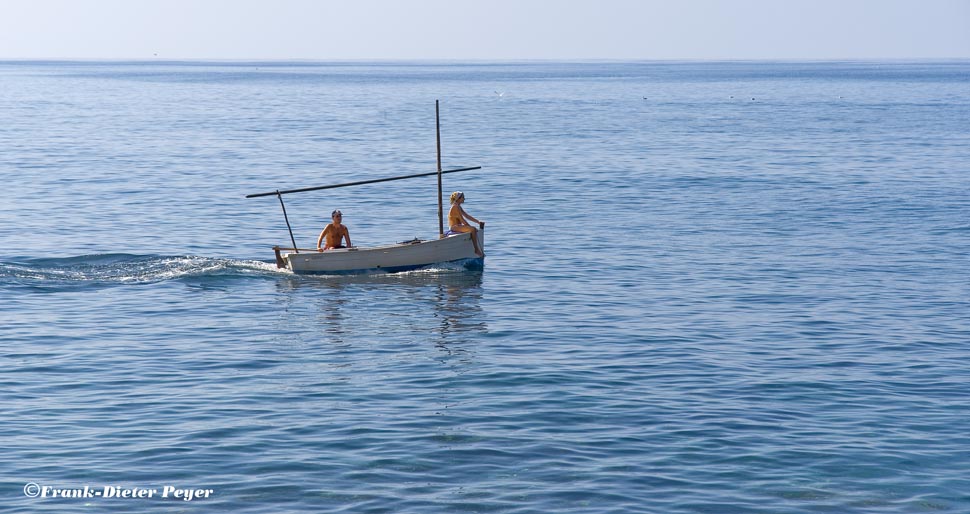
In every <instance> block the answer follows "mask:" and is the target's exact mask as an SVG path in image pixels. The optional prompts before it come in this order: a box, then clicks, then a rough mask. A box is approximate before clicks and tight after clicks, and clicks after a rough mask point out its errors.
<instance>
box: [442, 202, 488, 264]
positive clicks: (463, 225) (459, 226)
mask: <svg viewBox="0 0 970 514" xmlns="http://www.w3.org/2000/svg"><path fill="white" fill-rule="evenodd" d="M463 203H465V193H462V192H461V191H455V192H454V193H451V210H449V211H448V224H449V225H450V226H451V231H452V232H465V233H471V235H472V244H473V245H475V254H476V255H478V256H479V257H485V254H484V253H482V250H481V249H480V248H478V229H477V228H475V227H473V226H471V225H469V224H468V221H474V222H475V223H478V225H479V226H482V227H483V226H484V225H485V222H484V221H478V220H477V219H475V218H474V217H473V216H472V215H471V214H468V213H467V212H465V209H463V208H462V206H461V204H463Z"/></svg>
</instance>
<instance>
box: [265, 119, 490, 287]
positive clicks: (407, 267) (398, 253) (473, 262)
mask: <svg viewBox="0 0 970 514" xmlns="http://www.w3.org/2000/svg"><path fill="white" fill-rule="evenodd" d="M435 127H436V132H437V137H438V171H437V172H430V173H418V174H414V175H405V176H400V177H389V178H381V179H370V180H361V181H357V182H349V183H345V184H333V185H328V186H317V187H307V188H301V189H291V190H287V191H280V190H276V191H271V192H268V193H257V194H251V195H246V198H256V197H261V196H276V197H277V198H278V199H279V202H280V207H281V208H282V210H283V218H284V220H286V228H287V230H289V233H290V241H291V242H292V243H293V246H292V247H289V248H284V247H280V246H274V247H273V251H274V253H275V254H276V266H277V267H279V268H285V269H289V270H291V271H293V272H294V273H300V274H358V273H399V272H403V271H413V270H418V269H426V268H436V267H459V268H462V269H467V270H481V269H483V268H484V266H485V257H484V249H485V223H484V222H480V223H479V228H478V230H476V231H475V232H473V233H468V232H459V233H452V232H451V231H448V232H447V233H446V232H445V231H444V217H443V212H444V211H443V208H442V191H441V176H442V175H444V174H446V173H457V172H460V171H470V170H478V169H481V166H475V167H471V168H457V169H452V170H444V171H442V169H441V130H440V123H439V122H438V102H437V101H435ZM432 175H437V177H438V238H437V239H428V240H422V239H413V240H410V241H404V242H401V243H396V244H389V245H385V246H377V247H368V248H360V247H351V248H335V249H329V250H325V251H319V250H317V249H304V248H297V245H296V239H295V238H294V236H293V229H292V228H291V226H290V221H289V217H288V216H287V214H286V205H284V203H283V195H284V194H291V193H303V192H309V191H318V190H322V189H333V188H337V187H348V186H357V185H363V184H373V183H377V182H388V181H392V180H403V179H409V178H417V177H426V176H432ZM321 237H322V236H321ZM473 237H475V238H477V243H478V244H477V246H478V248H480V249H481V250H482V254H481V255H479V254H478V253H476V251H475V246H476V245H475V241H473V239H472V238H473Z"/></svg>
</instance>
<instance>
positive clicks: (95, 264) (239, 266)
mask: <svg viewBox="0 0 970 514" xmlns="http://www.w3.org/2000/svg"><path fill="white" fill-rule="evenodd" d="M278 273H282V271H280V270H277V268H276V265H275V264H272V263H267V262H262V261H248V260H236V259H220V258H211V257H199V256H192V255H186V256H161V255H132V254H97V255H82V256H77V257H66V258H32V259H24V260H20V261H16V262H2V263H0V280H2V281H3V282H8V283H15V284H19V285H24V286H34V287H45V286H64V285H69V284H78V285H80V284H89V285H90V284H102V285H109V284H152V283H157V282H165V281H170V280H179V279H183V278H191V277H210V276H220V277H226V276H252V275H268V274H274V275H275V274H278Z"/></svg>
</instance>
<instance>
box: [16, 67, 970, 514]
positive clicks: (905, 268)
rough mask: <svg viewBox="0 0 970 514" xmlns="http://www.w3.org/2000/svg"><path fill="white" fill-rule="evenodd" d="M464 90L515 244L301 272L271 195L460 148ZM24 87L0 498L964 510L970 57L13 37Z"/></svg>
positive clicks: (479, 178) (202, 508)
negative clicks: (106, 45) (373, 56)
mask: <svg viewBox="0 0 970 514" xmlns="http://www.w3.org/2000/svg"><path fill="white" fill-rule="evenodd" d="M435 99H440V100H441V111H442V116H441V124H442V150H443V161H444V162H443V165H444V166H445V167H446V168H450V167H463V166H476V165H481V166H483V167H484V168H483V170H481V171H477V172H465V173H459V174H453V175H446V176H445V179H444V183H445V186H444V187H445V190H446V194H447V193H448V192H450V191H452V190H457V189H461V190H462V191H464V192H465V194H466V197H467V202H466V204H465V206H466V208H467V210H468V211H469V212H470V213H471V214H472V215H474V216H475V217H477V218H480V219H483V220H485V221H486V222H487V224H488V225H487V226H488V232H487V240H486V248H485V250H486V253H487V258H486V264H485V269H484V271H482V272H471V273H469V272H458V271H455V270H449V269H439V270H432V271H424V272H418V273H408V274H401V275H371V276H359V277H325V276H324V277H301V276H294V275H291V274H288V273H286V272H282V271H279V270H277V269H276V268H275V266H274V265H273V263H272V259H273V255H272V250H271V249H270V247H271V246H272V245H274V244H284V245H289V241H288V239H289V236H288V234H287V231H286V225H285V223H284V221H283V217H282V214H281V212H280V208H279V203H278V201H277V199H276V198H274V197H266V198H257V199H245V198H244V196H245V195H246V194H250V193H259V192H264V191H273V190H276V189H288V188H297V187H308V186H315V185H324V184H330V183H336V182H346V181H353V180H364V179H368V178H379V177H386V176H394V175H402V174H412V173H421V172H426V171H433V170H434V169H435V166H436V163H435V139H434V100H435ZM0 120H2V123H0V174H2V176H3V178H4V181H3V186H2V187H0V305H2V307H0V318H2V323H0V362H2V368H0V369H2V372H0V398H2V407H3V414H2V416H0V491H2V492H0V510H3V511H6V512H59V513H61V512H66V513H69V512H85V513H88V512H117V511H131V512H210V511H212V512H355V513H356V512H416V513H426V512H514V513H527V512H528V513H532V512H595V513H605V512H611V513H622V512H648V513H674V514H677V513H818V512H833V513H870V512H871V513H887V512H890V513H924V512H968V511H970V474H968V472H967V470H968V469H970V435H968V434H970V386H968V384H970V358H968V356H970V274H968V271H967V270H968V267H970V258H968V255H970V194H968V193H970V178H968V177H970V121H968V120H970V62H966V61H953V62H949V61H939V62H930V61H925V62H819V63H814V62H799V63H785V62H715V63H705V62H683V63H679V62H670V63H668V62H657V63H652V62H648V63H505V64H503V63H479V64H467V65H466V64H457V63H440V64H432V63H279V62H253V63H242V62H159V63H139V62H107V63H103V62H101V63H99V62H23V61H22V62H5V63H0ZM435 186H436V184H435V181H434V179H433V178H429V179H415V180H411V181H402V182H392V183H387V184H375V185H370V186H361V187H359V188H349V189H334V190H329V191H320V192H316V193H305V194H302V195H290V196H289V197H286V208H287V212H288V214H289V218H290V222H291V224H292V225H293V230H294V233H295V235H296V238H297V243H298V244H299V245H300V246H304V245H306V246H311V245H313V244H315V241H316V236H317V234H318V233H319V231H320V230H321V229H322V228H323V225H324V224H325V223H326V221H327V220H328V217H329V213H330V211H331V210H333V209H335V208H339V209H341V210H342V211H343V213H344V221H345V223H346V224H348V226H349V227H350V230H351V235H352V237H353V241H354V243H355V244H357V245H360V246H368V245H375V244H383V243H387V242H393V241H403V240H408V239H412V238H414V237H422V238H426V237H434V235H435V234H436V232H437V217H436V215H437V199H436V193H435ZM29 484H36V485H37V486H38V487H44V486H47V487H54V488H68V489H70V488H83V487H84V486H89V487H90V488H91V489H100V488H104V487H106V486H112V487H118V488H127V489H132V488H144V489H152V488H155V489H158V490H159V492H161V490H162V489H163V487H165V486H175V487H180V488H194V489H211V490H212V491H213V492H212V494H211V495H210V496H209V497H208V498H197V499H193V500H192V501H183V500H179V499H171V498H169V499H160V498H157V497H154V498H143V499H137V498H127V499H124V498H102V497H98V498H66V499H59V498H49V497H46V498H45V497H36V498H35V497H28V496H27V495H26V494H25V491H24V490H25V487H26V486H28V485H29ZM28 492H29V491H28Z"/></svg>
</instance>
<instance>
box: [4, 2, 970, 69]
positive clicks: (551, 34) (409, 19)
mask: <svg viewBox="0 0 970 514" xmlns="http://www.w3.org/2000/svg"><path fill="white" fill-rule="evenodd" d="M156 57H157V58H159V59H320V60H331V59H458V60H463V59H502V60H504V59H873V58H875V59H886V58H890V59H892V58H896V59H913V58H970V0H787V1H786V0H724V1H716V0H668V1H659V0H642V1H635V0H590V1H585V0H560V1H554V0H488V1H486V0H465V1H462V0H410V1H393V0H334V1H331V0H319V1H311V0H0V58H7V59H9V58H14V59H38V58H39V59H45V58H81V59H99V58H114V59H154V58H156Z"/></svg>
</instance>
